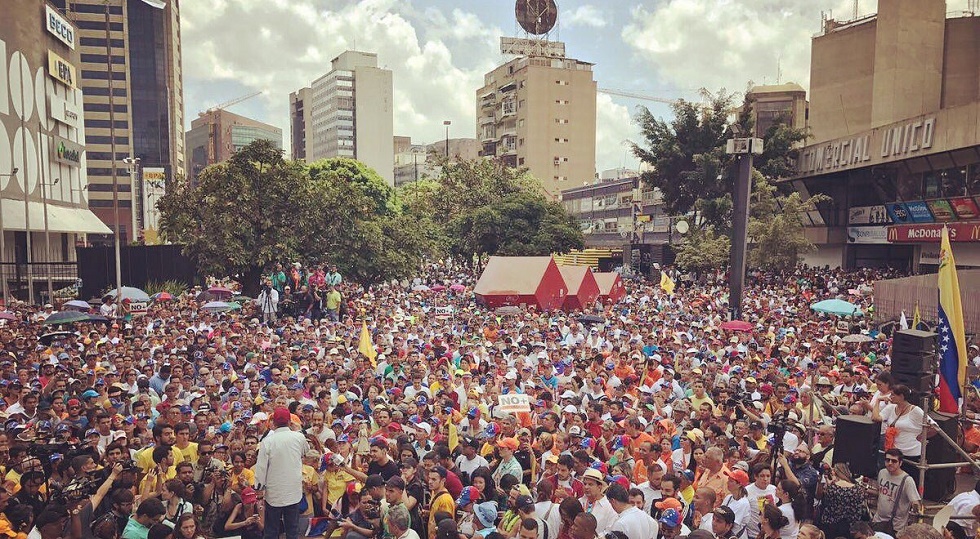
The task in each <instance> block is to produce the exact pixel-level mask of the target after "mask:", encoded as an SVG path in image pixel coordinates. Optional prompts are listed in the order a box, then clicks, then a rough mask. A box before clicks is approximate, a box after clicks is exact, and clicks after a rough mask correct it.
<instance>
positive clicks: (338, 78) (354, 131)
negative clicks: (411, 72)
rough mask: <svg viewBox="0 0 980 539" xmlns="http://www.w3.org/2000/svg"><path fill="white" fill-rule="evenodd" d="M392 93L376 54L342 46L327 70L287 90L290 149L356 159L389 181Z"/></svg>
mask: <svg viewBox="0 0 980 539" xmlns="http://www.w3.org/2000/svg"><path fill="white" fill-rule="evenodd" d="M392 99H393V98H392V77H391V71H390V70H388V69H383V68H379V67H378V55H377V54H374V53H369V52H359V51H345V52H344V53H343V54H341V55H340V56H338V57H336V58H334V59H333V60H332V61H331V70H330V72H329V73H327V74H325V75H323V76H322V77H320V78H318V79H316V80H315V81H313V83H312V84H311V85H310V86H309V87H308V88H301V89H300V90H298V91H297V92H293V93H291V94H290V95H289V104H290V107H289V113H290V122H289V123H290V126H291V127H290V129H291V130H292V132H293V135H294V137H293V141H292V150H291V152H290V153H291V154H292V155H293V156H296V157H298V158H303V157H299V156H305V159H306V160H307V161H316V160H317V159H324V158H327V157H350V158H353V159H357V160H358V161H360V162H362V163H364V164H365V165H367V166H369V167H371V168H373V169H374V170H376V171H377V172H378V174H379V175H380V176H381V177H382V178H384V179H385V180H386V181H387V182H388V183H389V184H390V185H394V148H393V147H392V142H391V141H392V140H393V137H394V108H393V102H392ZM297 133H300V134H302V136H299V137H297V136H295V135H296V134H297Z"/></svg>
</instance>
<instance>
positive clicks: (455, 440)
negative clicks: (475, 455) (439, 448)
mask: <svg viewBox="0 0 980 539" xmlns="http://www.w3.org/2000/svg"><path fill="white" fill-rule="evenodd" d="M457 445H459V430H458V429H457V428H456V422H455V421H450V422H449V450H450V451H455V450H456V446H457Z"/></svg>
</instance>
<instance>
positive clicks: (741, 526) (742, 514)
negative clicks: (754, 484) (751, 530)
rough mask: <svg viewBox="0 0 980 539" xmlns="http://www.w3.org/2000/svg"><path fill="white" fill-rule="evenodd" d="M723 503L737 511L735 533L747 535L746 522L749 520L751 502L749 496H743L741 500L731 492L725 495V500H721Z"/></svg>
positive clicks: (738, 535)
mask: <svg viewBox="0 0 980 539" xmlns="http://www.w3.org/2000/svg"><path fill="white" fill-rule="evenodd" d="M721 504H722V505H724V506H725V507H728V508H729V509H731V510H732V513H735V524H734V525H733V526H732V532H733V533H735V535H736V536H737V537H745V523H746V522H748V520H749V513H750V512H751V511H750V509H751V508H750V507H749V505H750V502H749V498H748V496H745V497H743V498H742V499H740V500H736V499H735V498H733V497H732V495H731V494H729V495H728V496H725V499H724V501H722V502H721Z"/></svg>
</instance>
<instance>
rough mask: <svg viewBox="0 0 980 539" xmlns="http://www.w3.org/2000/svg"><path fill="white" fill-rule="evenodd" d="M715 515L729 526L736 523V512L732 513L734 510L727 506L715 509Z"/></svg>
mask: <svg viewBox="0 0 980 539" xmlns="http://www.w3.org/2000/svg"><path fill="white" fill-rule="evenodd" d="M714 513H715V516H716V517H718V518H720V519H722V520H724V521H725V522H727V523H729V524H734V523H735V512H734V511H732V508H731V507H728V506H727V505H719V506H718V507H717V508H715V511H714Z"/></svg>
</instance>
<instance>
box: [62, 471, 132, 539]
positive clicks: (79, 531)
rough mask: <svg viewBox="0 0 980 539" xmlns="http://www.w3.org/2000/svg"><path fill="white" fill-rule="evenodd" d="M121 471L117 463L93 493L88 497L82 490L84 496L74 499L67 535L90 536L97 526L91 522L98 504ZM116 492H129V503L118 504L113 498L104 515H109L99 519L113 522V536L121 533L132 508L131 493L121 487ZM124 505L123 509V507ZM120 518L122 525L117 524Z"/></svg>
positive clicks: (93, 520) (70, 501) (94, 520)
mask: <svg viewBox="0 0 980 539" xmlns="http://www.w3.org/2000/svg"><path fill="white" fill-rule="evenodd" d="M122 471H123V467H122V464H118V463H117V464H116V465H115V466H113V467H112V470H111V471H110V472H109V477H107V478H106V480H105V481H103V482H102V484H101V485H100V486H99V488H98V489H97V490H96V491H95V493H94V494H92V495H91V497H90V498H89V497H87V493H84V492H83V493H82V494H83V495H86V497H83V498H82V499H81V500H74V503H75V504H77V505H75V506H74V508H73V509H71V511H70V512H71V523H70V533H69V537H82V538H87V537H92V530H93V528H97V527H98V526H93V522H96V519H95V514H96V512H97V511H98V510H99V506H100V505H101V504H102V500H104V499H105V497H106V495H108V494H109V491H110V490H111V489H112V486H113V483H114V482H115V481H116V479H118V478H119V476H120V474H122ZM66 490H67V489H66ZM116 492H125V493H127V494H129V496H130V502H129V505H128V506H126V505H125V504H121V505H120V504H118V503H117V502H116V501H115V500H113V504H112V509H111V510H110V511H109V512H108V513H106V515H110V516H105V517H102V518H100V519H99V521H103V520H104V521H106V522H107V523H108V522H111V523H112V524H113V526H114V528H113V529H114V530H115V531H114V536H117V535H119V534H121V533H122V531H123V529H124V528H125V521H126V520H128V518H129V513H130V512H131V510H132V493H130V492H128V491H126V490H123V489H118V490H117V491H116ZM119 496H120V497H122V496H123V495H119ZM114 498H115V496H114ZM68 501H69V503H72V500H68ZM124 507H125V509H123V508H124ZM120 519H122V520H123V522H122V525H120V524H119V521H120Z"/></svg>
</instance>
